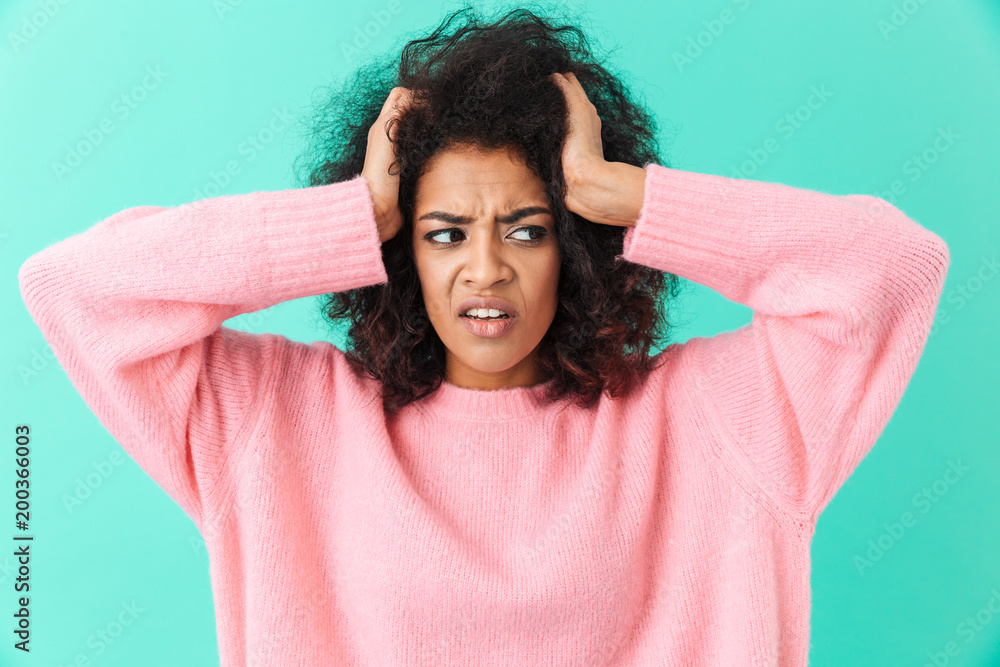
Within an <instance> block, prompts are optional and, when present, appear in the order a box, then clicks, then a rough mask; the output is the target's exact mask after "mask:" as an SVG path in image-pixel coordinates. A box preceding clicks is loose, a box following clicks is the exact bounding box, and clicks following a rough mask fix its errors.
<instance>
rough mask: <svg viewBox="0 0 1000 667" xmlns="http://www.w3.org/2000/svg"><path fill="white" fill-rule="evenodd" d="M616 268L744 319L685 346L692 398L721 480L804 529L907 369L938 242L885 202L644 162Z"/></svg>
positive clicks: (897, 393)
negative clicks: (726, 305)
mask: <svg viewBox="0 0 1000 667" xmlns="http://www.w3.org/2000/svg"><path fill="white" fill-rule="evenodd" d="M645 169H646V177H645V192H644V195H643V204H642V209H641V212H640V215H639V218H638V220H637V221H636V224H635V225H634V226H633V227H631V228H629V229H628V230H627V231H626V233H625V239H624V245H623V253H622V254H623V257H624V259H626V260H628V261H631V262H633V263H637V264H642V265H645V266H649V267H652V268H655V269H658V270H661V271H666V272H669V273H673V274H675V275H678V276H681V277H682V278H686V279H689V280H692V281H695V282H697V283H699V284H702V285H705V286H706V287H709V288H711V289H713V290H715V291H717V292H718V293H720V294H721V295H722V296H724V297H726V298H727V299H729V300H731V301H735V302H738V303H741V304H743V305H745V306H748V307H749V308H751V309H752V310H753V314H752V318H751V323H750V324H748V325H747V326H745V327H743V328H740V329H738V330H736V331H730V332H725V333H722V334H719V335H716V336H713V337H710V338H704V337H695V338H693V339H691V340H689V341H688V342H687V343H685V346H686V348H687V349H686V354H684V355H682V358H683V359H685V361H684V363H683V364H682V367H683V368H684V369H685V372H687V373H688V374H689V376H690V379H691V381H692V386H693V391H694V392H695V394H696V395H697V396H696V397H695V398H696V400H699V401H701V402H702V403H703V404H704V406H705V409H707V410H708V411H709V415H710V419H712V420H714V421H715V423H716V424H718V425H720V427H721V429H722V432H723V433H725V434H727V442H725V443H723V444H722V445H721V446H720V447H721V450H720V451H718V454H719V456H720V457H721V458H722V460H723V461H724V462H725V463H726V464H727V465H728V466H729V467H730V469H731V470H733V471H734V472H735V474H737V476H738V477H739V478H742V479H744V480H745V481H746V483H749V484H750V485H751V488H754V489H756V491H757V493H760V494H763V495H762V497H764V498H769V499H770V500H771V502H772V503H774V504H776V505H777V506H778V507H779V508H780V509H782V510H784V511H786V512H788V513H791V514H792V515H793V516H796V517H798V518H801V519H808V520H812V521H815V520H816V519H817V518H818V515H819V513H820V512H822V510H823V509H824V508H825V507H826V505H827V504H828V503H829V501H830V499H831V498H832V496H833V495H834V494H835V493H836V492H837V490H838V489H839V488H840V487H841V485H842V484H843V483H844V482H845V481H846V480H847V478H848V477H849V476H850V474H851V473H852V472H853V471H854V469H855V468H856V467H857V465H858V464H859V463H860V461H861V460H862V459H863V458H864V457H865V456H866V455H867V453H868V452H869V451H870V449H871V448H872V447H873V446H874V444H875V441H876V440H877V439H878V437H879V435H880V434H881V433H882V431H883V430H884V428H885V427H886V425H887V424H888V421H889V418H890V417H891V415H892V413H893V411H894V410H895V409H896V406H897V405H898V403H899V401H900V400H901V398H902V395H903V392H904V390H905V388H906V385H907V384H908V382H909V380H910V377H911V376H912V375H913V373H914V371H915V369H916V366H917V362H918V361H919V358H920V355H921V354H922V352H923V348H924V345H925V344H926V342H927V338H928V336H929V335H930V328H931V324H932V322H933V320H934V314H935V311H936V309H937V304H938V300H939V299H940V296H941V291H942V289H943V286H944V281H945V275H946V273H947V269H948V265H949V263H950V254H949V251H948V247H947V245H945V243H944V241H942V240H941V238H940V237H938V236H937V235H935V234H934V233H932V232H930V231H929V230H927V229H925V228H924V227H922V226H920V225H919V224H917V223H916V222H914V221H913V220H911V219H910V218H908V217H907V216H906V215H904V214H903V213H902V212H901V211H900V210H899V209H897V208H896V207H895V206H893V205H892V204H890V203H888V202H886V201H884V200H882V199H879V198H877V197H872V196H870V195H840V196H838V195H831V194H826V193H822V192H815V191H810V190H803V189H798V188H794V187H791V186H788V185H783V184H780V183H767V182H761V181H752V180H743V179H737V178H728V177H724V176H717V175H708V174H699V173H693V172H685V171H681V170H677V169H669V168H666V167H663V166H660V165H657V164H655V163H650V164H647V165H646V166H645Z"/></svg>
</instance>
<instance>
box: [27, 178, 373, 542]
mask: <svg viewBox="0 0 1000 667" xmlns="http://www.w3.org/2000/svg"><path fill="white" fill-rule="evenodd" d="M18 280H19V283H20V288H21V295H22V298H23V300H24V302H25V304H26V306H27V308H28V311H29V313H30V314H31V316H32V318H33V319H34V321H35V322H36V323H37V325H38V326H39V328H40V329H41V332H42V335H43V336H44V337H45V339H46V341H47V342H48V343H49V345H50V346H51V348H52V351H53V353H54V354H55V356H56V358H57V359H58V360H59V362H60V364H61V365H62V367H63V369H64V370H65V371H66V374H67V375H68V377H69V379H70V381H71V382H72V383H73V385H74V386H75V387H76V389H77V390H78V391H79V392H80V394H81V396H82V398H83V400H84V401H85V402H86V404H87V405H88V407H89V408H90V409H91V410H92V411H93V412H94V414H95V416H96V417H97V418H98V420H99V421H100V422H101V423H102V424H103V425H104V427H105V428H107V429H108V431H109V432H110V433H111V435H112V436H113V437H114V438H115V439H116V440H117V441H118V442H119V443H120V444H121V446H122V448H123V449H124V450H125V451H126V453H128V454H129V456H131V457H132V458H133V459H134V460H135V462H136V463H137V464H138V465H139V466H140V467H141V468H142V469H143V470H144V471H145V472H146V473H147V474H148V475H149V476H150V477H151V478H152V479H153V481H154V482H156V483H157V484H158V485H159V486H160V487H161V488H162V489H163V490H164V491H165V492H166V493H167V494H168V495H169V496H170V497H171V498H172V499H173V500H174V501H175V502H177V504H178V505H180V506H181V508H182V509H183V510H184V512H185V513H186V514H187V515H188V516H189V517H190V518H191V519H192V520H193V521H194V522H195V524H196V525H197V526H198V528H199V530H201V529H202V528H203V522H204V521H205V519H206V517H205V516H204V508H205V504H206V503H205V500H206V498H209V497H210V495H211V494H215V493H220V492H221V490H220V489H219V481H220V480H219V476H220V471H222V470H224V469H225V467H226V466H227V465H229V464H230V463H231V460H230V459H232V457H233V454H234V452H232V451H231V450H232V448H233V447H234V446H235V445H234V440H235V438H236V436H237V434H238V432H239V431H240V429H241V427H242V426H243V425H244V424H245V423H246V422H247V421H248V416H249V415H251V414H252V413H253V411H254V409H255V406H256V402H257V401H258V400H259V399H260V397H261V395H262V394H263V393H264V390H265V389H266V384H265V383H266V381H267V380H266V379H267V378H268V377H269V376H270V375H271V370H272V369H271V368H270V366H272V365H274V363H275V361H274V360H275V358H276V349H275V348H276V345H278V344H279V341H282V340H285V339H283V338H282V337H280V336H276V335H274V334H260V335H255V334H249V333H244V332H240V331H236V330H234V329H232V328H228V327H223V326H222V323H223V322H224V321H225V320H227V319H229V318H231V317H235V316H237V315H240V314H243V313H248V312H253V311H257V310H261V309H264V308H267V307H269V306H272V305H274V304H277V303H280V302H283V301H288V300H291V299H297V298H301V297H307V296H315V295H320V294H326V293H332V292H339V291H345V290H348V289H353V288H358V287H363V286H368V285H374V284H377V283H384V282H387V280H388V278H387V274H386V272H385V268H384V265H383V263H382V257H381V244H380V242H379V236H378V230H377V227H376V223H375V218H374V213H373V208H372V201H371V196H370V191H369V189H368V184H367V182H366V181H365V180H364V179H363V178H362V177H361V176H357V177H355V178H354V179H351V180H348V181H343V182H340V183H331V184H328V185H322V186H315V187H308V188H297V189H292V190H282V191H274V192H253V193H250V194H241V195H226V196H221V197H214V198H211V199H204V200H201V201H197V202H192V203H189V204H184V205H181V206H178V207H175V208H164V207H159V206H138V207H134V208H128V209H125V210H123V211H121V212H119V213H116V214H114V215H112V216H111V217H109V218H107V219H105V220H103V221H101V222H99V223H97V224H96V225H94V226H93V227H91V228H90V229H88V230H87V231H85V232H83V233H80V234H78V235H76V236H72V237H69V238H67V239H65V240H62V241H60V242H58V243H56V244H54V245H52V246H50V247H48V248H46V249H44V250H42V251H41V252H39V253H37V254H36V255H34V256H32V257H30V258H28V259H27V261H25V262H24V264H23V265H22V266H21V269H20V271H19V273H18Z"/></svg>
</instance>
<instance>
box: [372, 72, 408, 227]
mask: <svg viewBox="0 0 1000 667" xmlns="http://www.w3.org/2000/svg"><path fill="white" fill-rule="evenodd" d="M412 100H413V91H412V90H410V89H408V88H403V87H401V86H396V87H395V88H393V89H392V91H390V92H389V96H388V97H387V98H386V100H385V104H383V105H382V112H381V113H380V114H379V117H378V119H377V120H376V121H375V124H374V125H372V126H371V128H369V130H368V148H367V150H366V152H365V166H364V168H363V169H362V170H361V176H362V177H364V179H365V180H366V181H368V188H369V189H370V190H371V196H372V204H373V205H374V210H375V222H376V223H377V225H378V236H379V241H380V242H382V243H385V242H386V241H388V240H389V239H391V238H392V237H394V236H395V235H396V234H397V233H398V232H399V230H400V229H401V228H402V227H403V214H402V213H401V212H400V210H399V174H398V173H397V174H396V175H395V176H392V175H390V174H389V167H390V166H391V165H392V164H393V162H395V160H396V151H395V147H394V146H395V145H394V144H393V143H392V141H390V140H389V138H388V137H386V124H387V123H388V122H389V120H390V119H392V118H398V117H399V116H400V115H402V114H403V113H404V112H405V111H406V110H407V109H408V108H409V106H410V103H411V102H412ZM389 131H390V134H391V136H392V140H393V141H395V139H396V126H395V124H394V125H393V127H392V128H391V129H390V130H389Z"/></svg>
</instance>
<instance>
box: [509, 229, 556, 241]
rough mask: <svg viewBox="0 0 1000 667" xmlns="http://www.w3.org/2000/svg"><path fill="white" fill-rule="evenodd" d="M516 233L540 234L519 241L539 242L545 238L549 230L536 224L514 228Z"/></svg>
mask: <svg viewBox="0 0 1000 667" xmlns="http://www.w3.org/2000/svg"><path fill="white" fill-rule="evenodd" d="M514 233H515V234H522V233H530V234H538V236H537V237H536V238H530V239H518V240H519V241H527V242H529V243H537V242H539V241H541V240H542V239H543V238H545V235H546V234H548V233H549V232H548V230H546V229H545V228H544V227H537V226H535V227H521V228H519V229H516V230H514Z"/></svg>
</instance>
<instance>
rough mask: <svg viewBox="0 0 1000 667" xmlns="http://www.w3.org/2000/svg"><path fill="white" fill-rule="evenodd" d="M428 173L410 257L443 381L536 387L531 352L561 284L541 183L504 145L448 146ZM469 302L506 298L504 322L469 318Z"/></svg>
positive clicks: (420, 188) (419, 189) (419, 191)
mask: <svg viewBox="0 0 1000 667" xmlns="http://www.w3.org/2000/svg"><path fill="white" fill-rule="evenodd" d="M427 167H428V168H427V170H426V171H425V173H424V174H423V175H422V176H421V177H420V178H419V179H418V181H417V185H416V198H415V206H414V214H413V223H414V224H413V251H414V256H415V259H416V264H417V273H418V274H419V276H420V284H421V290H422V292H423V298H424V306H425V307H426V309H427V314H428V316H429V317H430V321H431V324H432V325H433V326H434V329H435V330H436V331H437V334H438V336H440V338H441V340H442V342H444V344H445V347H446V348H447V359H446V370H445V379H446V380H447V381H448V382H450V383H452V384H455V385H458V386H460V387H468V388H473V389H500V388H504V387H517V386H530V385H533V384H537V383H538V382H541V381H543V380H544V379H545V378H542V377H539V371H538V369H537V364H536V360H537V357H536V353H535V350H536V347H537V346H538V343H539V341H541V339H542V337H543V336H544V335H545V332H546V331H547V330H548V328H549V325H550V324H551V323H552V319H553V318H554V317H555V312H556V305H557V297H556V288H557V286H558V280H559V244H558V242H557V241H556V236H555V221H554V219H553V217H552V213H551V209H550V207H549V200H548V196H547V195H546V192H545V186H544V185H543V183H542V181H541V180H540V179H539V178H538V177H537V176H536V175H535V174H534V173H533V172H532V171H531V170H530V169H529V168H528V167H527V166H526V165H525V164H524V163H523V162H520V161H516V160H512V159H511V157H510V156H509V155H508V153H507V151H506V150H505V149H499V150H485V149H480V148H478V147H472V146H468V145H460V146H455V147H452V148H449V149H446V150H443V151H441V152H439V153H438V154H437V155H435V156H434V157H433V158H431V160H430V161H429V163H428V165H427ZM475 297H498V298H500V299H503V300H505V301H506V302H507V304H509V306H508V307H506V308H501V310H506V311H507V315H508V318H507V319H506V320H504V321H503V322H500V323H499V324H488V323H484V322H478V321H473V320H470V319H468V318H467V317H466V312H465V311H466V308H465V307H464V306H463V302H464V301H466V299H470V298H475ZM511 311H512V312H511ZM484 314H486V313H484ZM494 314H495V313H494ZM470 329H471V330H470ZM491 330H492V331H491ZM483 334H487V335H483ZM490 334H492V335H490Z"/></svg>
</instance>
